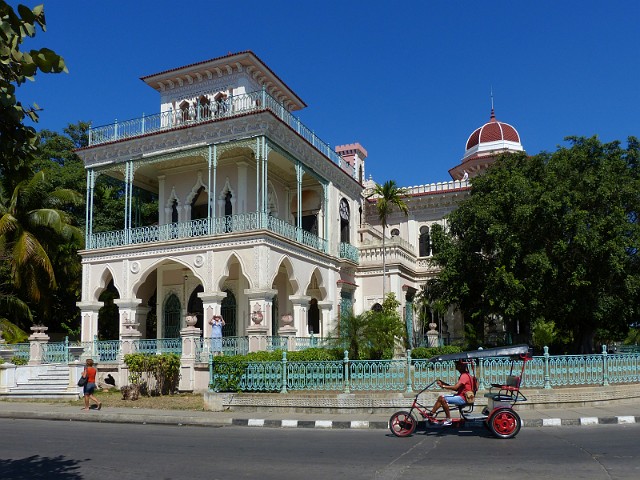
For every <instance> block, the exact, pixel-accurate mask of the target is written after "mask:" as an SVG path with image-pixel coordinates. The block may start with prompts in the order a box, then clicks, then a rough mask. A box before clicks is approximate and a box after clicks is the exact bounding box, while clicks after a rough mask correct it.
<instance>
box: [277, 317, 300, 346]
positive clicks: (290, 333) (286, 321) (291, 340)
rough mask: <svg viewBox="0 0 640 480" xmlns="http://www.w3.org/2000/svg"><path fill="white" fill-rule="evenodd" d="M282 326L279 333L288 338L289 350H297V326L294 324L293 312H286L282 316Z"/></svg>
mask: <svg viewBox="0 0 640 480" xmlns="http://www.w3.org/2000/svg"><path fill="white" fill-rule="evenodd" d="M280 322H281V324H282V326H281V327H280V328H279V329H278V335H280V336H281V337H286V338H287V350H289V351H290V352H295V351H296V333H297V332H298V331H297V330H296V327H294V326H293V314H292V313H286V314H284V315H282V317H280Z"/></svg>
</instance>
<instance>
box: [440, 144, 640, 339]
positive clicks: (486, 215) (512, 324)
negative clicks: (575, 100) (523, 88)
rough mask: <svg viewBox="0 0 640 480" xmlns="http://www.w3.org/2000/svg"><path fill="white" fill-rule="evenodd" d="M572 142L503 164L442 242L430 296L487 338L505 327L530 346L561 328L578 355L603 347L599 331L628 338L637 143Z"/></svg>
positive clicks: (639, 235)
mask: <svg viewBox="0 0 640 480" xmlns="http://www.w3.org/2000/svg"><path fill="white" fill-rule="evenodd" d="M568 141H569V143H570V146H569V147H568V148H567V147H563V148H559V149H558V150H557V151H556V152H554V153H553V154H549V153H541V154H539V155H535V156H533V157H527V156H526V155H524V154H521V155H506V156H504V157H502V158H500V159H499V160H498V162H497V163H496V164H494V165H493V166H492V167H491V168H489V169H488V171H487V173H486V174H485V175H483V176H480V177H476V178H475V179H474V181H473V187H472V191H471V195H470V197H469V198H468V199H467V200H465V201H464V202H463V203H462V204H461V205H460V207H459V208H458V209H457V210H455V211H454V212H452V213H451V214H450V216H449V217H448V225H449V231H448V232H447V233H446V234H445V233H444V232H442V233H438V234H434V243H435V244H436V253H435V254H434V260H435V262H436V263H437V264H438V265H439V266H440V267H441V268H442V271H441V272H440V274H439V275H438V277H437V278H436V279H434V280H433V281H432V282H431V283H430V289H429V291H430V292H431V296H432V298H434V299H442V300H445V301H446V302H447V303H448V304H456V305H457V306H458V308H460V310H461V311H462V312H463V314H464V317H465V321H466V322H468V323H469V325H470V326H471V328H473V330H474V331H475V332H476V334H477V335H478V336H479V341H481V340H482V333H483V331H484V326H485V325H486V324H487V323H488V322H490V321H492V320H495V319H501V320H502V321H504V322H505V323H506V325H507V327H508V328H509V330H510V331H511V332H513V333H514V334H517V333H518V332H519V333H520V334H521V335H523V336H524V337H525V338H524V339H525V340H529V339H530V334H531V325H532V323H533V322H535V321H545V322H550V321H552V322H553V323H554V324H555V326H556V329H557V333H558V337H557V338H562V339H564V340H565V341H566V342H568V343H570V344H571V348H572V349H573V350H574V351H579V352H586V351H592V349H593V344H594V338H595V335H596V332H597V331H598V329H604V330H606V331H607V332H608V333H609V334H610V335H613V336H616V337H619V338H621V337H622V336H623V335H624V334H625V333H626V331H627V330H628V326H629V324H630V323H632V321H633V320H634V318H636V316H637V314H638V293H639V292H640V271H639V268H638V267H639V263H638V262H639V258H638V246H639V240H640V230H639V228H638V212H639V211H640V184H639V173H640V172H639V170H638V160H639V158H640V148H639V144H638V141H637V140H636V139H635V138H630V139H629V141H628V146H627V148H622V147H621V145H620V143H619V142H612V143H601V142H600V141H599V140H598V139H597V138H596V137H593V138H582V137H580V138H578V137H571V138H568Z"/></svg>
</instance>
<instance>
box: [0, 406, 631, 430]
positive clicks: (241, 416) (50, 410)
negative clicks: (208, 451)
mask: <svg viewBox="0 0 640 480" xmlns="http://www.w3.org/2000/svg"><path fill="white" fill-rule="evenodd" d="M409 403H410V402H409ZM409 403H408V404H407V407H408V405H409ZM516 410H517V411H518V414H519V415H520V417H521V418H522V424H523V427H560V426H566V425H582V426H592V425H602V424H630V423H640V403H639V402H637V401H629V402H626V401H625V402H616V403H612V404H609V405H601V406H586V407H585V406H580V407H572V406H570V405H567V404H565V405H564V406H563V407H562V408H527V409H516ZM389 416H390V415H387V414H367V413H355V414H333V413H278V412H273V413H264V412H260V413H256V412H231V411H225V412H210V411H184V410H155V409H138V408H109V406H108V405H106V406H104V407H103V408H102V410H100V411H98V410H91V411H89V412H84V411H82V410H81V409H80V408H78V407H77V406H70V405H66V404H56V403H35V402H25V401H4V400H3V401H0V418H5V419H40V420H64V421H85V422H112V423H138V424H161V425H198V426H206V427H223V426H232V425H234V426H249V427H274V428H325V429H327V428H329V429H386V428H387V422H388V420H389ZM434 428H438V427H434Z"/></svg>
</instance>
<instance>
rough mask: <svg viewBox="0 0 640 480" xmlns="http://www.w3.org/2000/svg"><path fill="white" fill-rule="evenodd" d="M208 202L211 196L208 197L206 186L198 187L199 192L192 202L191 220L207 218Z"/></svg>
mask: <svg viewBox="0 0 640 480" xmlns="http://www.w3.org/2000/svg"><path fill="white" fill-rule="evenodd" d="M208 202H209V198H208V197H207V192H206V191H205V189H204V187H200V188H199V189H198V193H197V194H196V195H195V196H194V197H193V201H192V202H191V220H196V219H198V218H207V208H208V206H209V204H208Z"/></svg>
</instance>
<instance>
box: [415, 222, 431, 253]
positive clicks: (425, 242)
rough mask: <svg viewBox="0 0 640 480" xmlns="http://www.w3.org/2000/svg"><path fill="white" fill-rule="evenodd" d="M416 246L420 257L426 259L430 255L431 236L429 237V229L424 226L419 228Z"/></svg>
mask: <svg viewBox="0 0 640 480" xmlns="http://www.w3.org/2000/svg"><path fill="white" fill-rule="evenodd" d="M418 246H419V250H420V256H421V257H428V256H429V255H431V235H429V227H427V226H426V225H424V226H422V227H420V238H419V239H418Z"/></svg>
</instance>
